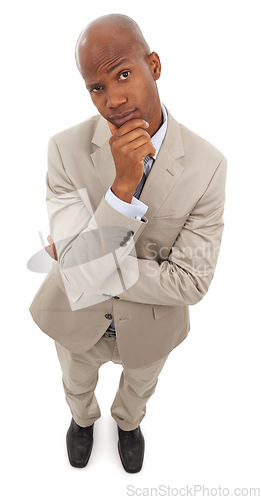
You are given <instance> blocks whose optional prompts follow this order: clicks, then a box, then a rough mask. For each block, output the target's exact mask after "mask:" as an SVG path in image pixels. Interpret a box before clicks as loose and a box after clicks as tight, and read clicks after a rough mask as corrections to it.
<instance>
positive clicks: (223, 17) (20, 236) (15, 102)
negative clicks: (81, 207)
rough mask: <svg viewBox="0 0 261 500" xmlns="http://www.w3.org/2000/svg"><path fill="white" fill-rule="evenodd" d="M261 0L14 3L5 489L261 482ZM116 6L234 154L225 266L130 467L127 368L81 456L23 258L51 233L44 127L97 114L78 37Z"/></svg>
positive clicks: (99, 494)
mask: <svg viewBox="0 0 261 500" xmlns="http://www.w3.org/2000/svg"><path fill="white" fill-rule="evenodd" d="M259 7H260V2H258V1H254V0H248V1H238V0H237V1H236V0H235V1H234V0H226V1H224V0H223V1H221V0H219V1H211V0H182V1H181V0H180V1H177V0H173V1H171V2H170V1H164V2H159V1H155V0H151V1H150V2H148V1H143V2H141V0H132V1H131V2H129V3H127V2H122V1H114V0H112V1H110V2H104V1H100V2H95V1H92V2H91V1H89V2H88V1H87V0H84V1H83V0H73V1H68V0H63V1H62V0H52V1H50V0H45V2H39V1H29V0H24V1H23V2H18V1H13V2H12V1H10V2H9V3H7V2H6V3H5V6H4V7H3V8H2V12H1V30H0V33H1V51H2V54H1V69H2V71H1V74H2V76H1V86H2V90H1V101H2V102H1V121H2V132H1V137H2V141H1V143H2V144H1V160H2V166H1V187H2V189H1V197H0V198H1V233H2V244H1V252H2V254H3V255H2V259H1V261H2V263H3V269H2V273H1V278H2V279H1V288H2V302H1V304H2V308H1V309H2V311H1V319H2V321H1V327H2V328H1V330H2V341H1V408H2V411H1V418H2V424H1V460H2V465H1V475H2V480H1V488H3V489H5V488H6V492H5V494H4V496H3V495H2V498H5V499H12V500H13V499H19V498H23V499H25V498H26V499H27V500H29V499H30V500H31V499H35V498H37V500H42V499H46V498H48V499H50V500H53V499H60V498H62V499H64V500H67V499H68V500H69V499H71V498H74V499H77V498H81V499H85V498H86V499H87V498H91V499H96V498H97V499H98V498H99V499H100V498H104V497H105V498H114V499H122V498H128V495H127V485H134V487H135V488H152V487H155V488H159V486H160V485H166V486H168V485H169V486H170V487H171V488H175V487H177V488H181V487H186V485H189V486H193V485H194V484H198V485H205V487H209V488H215V487H216V488H217V487H218V486H221V487H223V488H225V487H227V488H231V490H232V489H233V488H236V487H241V488H242V487H246V488H250V487H258V486H259V487H260V488H261V484H260V323H259V311H260V250H259V248H260V236H259V234H260V219H259V203H260V201H259V200H260V166H261V165H260V88H261V81H260V80H261V79H260V43H261V37H260V15H259ZM112 12H120V13H124V14H127V15H130V16H131V17H133V18H134V19H135V20H136V21H137V22H138V23H139V25H140V27H141V29H142V31H143V33H144V35H145V38H146V39H147V40H148V43H149V45H150V47H151V50H155V51H156V52H158V54H159V56H160V58H161V61H162V76H161V79H160V81H159V91H160V96H161V100H162V102H164V103H165V104H166V106H167V107H168V109H169V110H170V111H171V113H172V114H173V115H174V117H175V118H176V119H177V120H178V121H179V122H181V123H182V124H184V125H185V126H187V127H188V128H190V129H192V130H193V131H194V132H196V133H197V134H199V135H200V136H202V137H204V138H205V139H207V140H208V141H209V142H211V143H212V144H214V145H215V146H216V147H217V148H218V149H220V150H221V151H222V152H223V154H224V155H225V156H226V157H227V159H228V176H227V201H226V207H225V215H224V218H225V230H224V234H223V242H222V248H221V252H220V257H219V261H218V265H217V268H216V274H215V277H214V279H213V282H212V284H211V286H210V289H209V292H208V293H207V295H206V296H205V297H204V299H203V300H202V301H201V302H200V303H198V304H197V305H195V306H192V307H191V308H190V312H191V331H190V333H189V336H188V338H187V339H186V340H185V342H184V343H182V344H181V345H180V346H179V347H178V348H177V349H175V350H174V351H173V352H172V353H171V355H170V356H169V358H168V361H167V363H166V365H165V367H164V369H163V372H162V373H161V375H160V379H159V382H158V386H157V390H156V392H155V394H154V395H153V396H152V398H151V399H150V401H149V403H148V405H147V415H146V417H145V419H144V420H143V422H142V424H141V427H142V430H143V433H144V436H145V440H146V454H145V460H144V466H143V469H142V471H141V472H140V473H139V474H134V475H130V474H127V473H126V472H125V471H124V470H123V468H122V465H121V462H120V459H119V457H118V451H117V433H116V424H115V422H114V421H113V419H112V418H111V417H110V405H111V403H112V401H113V398H114V394H115V391H116V389H117V385H118V380H119V376H120V372H121V367H120V366H116V365H114V364H112V363H107V364H106V365H104V366H103V367H102V368H101V370H100V379H99V383H98V387H97V391H96V395H97V398H98V401H99V403H100V407H101V411H102V418H101V419H100V420H99V421H97V423H96V424H95V444H94V448H93V452H92V455H91V459H90V461H89V464H88V466H87V467H86V468H85V469H82V470H79V469H74V468H72V467H71V466H70V465H69V462H68V459H67V454H66V448H65V434H66V431H67V428H68V426H69V423H70V419H71V415H70V412H69V408H68V407H67V404H66V402H65V399H64V393H63V388H62V382H61V371H60V365H59V363H58V359H57V355H56V352H55V348H54V344H53V341H52V340H51V339H50V338H49V337H47V336H46V335H44V334H43V333H42V332H41V330H40V329H39V328H38V327H37V326H36V325H35V323H34V322H33V321H32V318H31V316H30V314H29V311H28V308H29V306H30V303H31V301H32V299H33V297H34V295H35V293H36V291H37V289H38V288H39V286H40V284H41V283H42V281H43V279H44V277H45V275H43V274H37V273H32V272H30V271H28V270H27V268H26V263H27V260H28V259H29V258H30V256H31V255H32V254H34V253H35V252H36V251H38V250H39V249H40V248H41V243H40V239H39V234H38V231H42V233H43V234H44V236H45V237H46V236H47V235H48V234H49V232H48V220H47V214H46V208H45V174H46V153H47V143H48V139H49V137H50V136H51V135H53V134H54V133H56V132H59V131H60V130H63V129H65V128H67V127H69V126H71V125H74V124H75V123H78V122H80V121H83V120H85V119H87V118H88V117H90V116H91V115H93V114H96V110H95V108H94V107H93V105H92V103H91V100H90V97H89V95H88V93H87V91H86V89H85V87H84V82H83V80H82V79H81V77H80V74H79V73H78V71H77V69H76V66H75V62H74V47H75V43H76V40H77V38H78V35H79V34H80V32H81V31H82V29H83V28H84V27H85V25H86V24H87V23H88V22H89V21H91V20H92V19H94V18H96V17H98V16H100V15H103V14H106V13H112ZM46 244H47V243H46ZM137 493H141V490H137ZM143 493H144V491H143ZM154 495H155V494H154ZM198 497H201V498H202V496H200V495H198Z"/></svg>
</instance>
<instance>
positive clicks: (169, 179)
mask: <svg viewBox="0 0 261 500" xmlns="http://www.w3.org/2000/svg"><path fill="white" fill-rule="evenodd" d="M167 113H168V127H167V131H166V136H165V139H164V141H163V143H162V146H161V148H160V151H159V154H158V156H157V159H156V161H155V162H154V164H153V166H152V168H151V171H150V174H149V176H148V178H147V180H146V183H145V185H144V188H143V190H142V193H141V195H140V198H139V199H140V201H142V202H143V203H145V204H146V205H148V210H147V212H146V214H145V216H146V217H147V218H148V220H151V219H152V218H153V217H154V215H155V214H156V213H157V211H158V210H159V208H160V207H161V205H162V204H163V202H164V201H165V199H166V198H167V196H168V195H169V193H170V191H171V190H172V189H173V187H174V185H175V184H176V182H177V181H178V179H179V177H180V176H181V175H182V172H183V170H184V167H183V166H182V165H181V164H180V163H179V162H178V161H177V160H178V159H179V158H181V157H183V156H184V146H183V141H182V136H181V130H180V124H179V123H178V122H177V121H176V120H175V119H174V118H173V117H172V116H171V114H170V113H169V112H168V110H167ZM110 136H111V133H110V130H109V127H108V124H107V123H106V120H105V119H104V118H102V117H100V119H99V121H98V126H97V128H96V130H95V133H94V136H93V139H92V142H93V144H95V145H96V146H98V148H97V149H96V151H95V152H94V153H92V155H91V157H92V161H93V163H94V165H95V168H96V170H97V173H98V175H99V178H100V181H101V184H102V186H103V190H104V195H105V193H106V191H107V190H108V188H109V187H110V186H111V184H112V183H113V181H114V178H115V175H116V169H115V165H114V160H113V157H112V154H111V149H110V145H109V138H110Z"/></svg>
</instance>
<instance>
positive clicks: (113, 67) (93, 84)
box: [87, 59, 128, 89]
mask: <svg viewBox="0 0 261 500" xmlns="http://www.w3.org/2000/svg"><path fill="white" fill-rule="evenodd" d="M127 60H128V59H120V61H118V62H117V63H116V64H114V65H113V66H111V68H109V69H107V72H106V73H111V72H112V71H113V70H114V69H116V68H118V66H121V64H123V63H125V62H126V61H127ZM95 87H99V84H98V83H90V85H87V88H89V89H93V88H95Z"/></svg>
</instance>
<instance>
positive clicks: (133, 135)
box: [111, 128, 151, 148]
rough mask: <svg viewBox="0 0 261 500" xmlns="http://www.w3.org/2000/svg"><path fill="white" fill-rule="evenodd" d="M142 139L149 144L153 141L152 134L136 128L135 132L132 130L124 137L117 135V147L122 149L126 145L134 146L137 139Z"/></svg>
mask: <svg viewBox="0 0 261 500" xmlns="http://www.w3.org/2000/svg"><path fill="white" fill-rule="evenodd" d="M114 137H115V138H116V135H115V136H114ZM141 137H143V138H144V140H145V141H147V142H149V141H150V140H151V137H150V134H148V132H147V131H146V130H144V129H143V128H136V129H134V130H130V131H129V132H127V133H126V134H124V135H120V136H118V135H117V141H115V142H117V146H118V147H119V148H121V147H123V146H125V145H128V144H132V142H133V141H135V139H139V138H141ZM111 140H112V138H111Z"/></svg>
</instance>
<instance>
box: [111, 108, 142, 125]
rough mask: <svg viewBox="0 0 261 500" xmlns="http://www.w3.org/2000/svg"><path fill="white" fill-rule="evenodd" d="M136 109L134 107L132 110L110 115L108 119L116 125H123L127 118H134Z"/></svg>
mask: <svg viewBox="0 0 261 500" xmlns="http://www.w3.org/2000/svg"><path fill="white" fill-rule="evenodd" d="M136 111H137V110H136V109H134V110H133V111H127V112H125V113H122V114H121V115H115V116H111V117H110V120H111V121H112V123H114V124H115V125H116V126H118V127H120V126H121V125H123V123H126V122H128V121H129V120H132V119H133V118H134V116H135V113H136Z"/></svg>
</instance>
